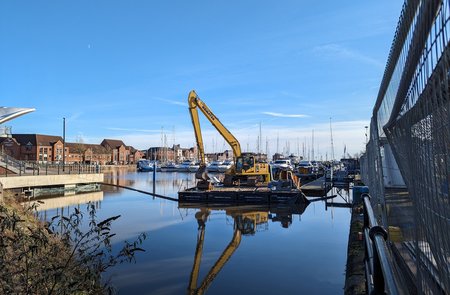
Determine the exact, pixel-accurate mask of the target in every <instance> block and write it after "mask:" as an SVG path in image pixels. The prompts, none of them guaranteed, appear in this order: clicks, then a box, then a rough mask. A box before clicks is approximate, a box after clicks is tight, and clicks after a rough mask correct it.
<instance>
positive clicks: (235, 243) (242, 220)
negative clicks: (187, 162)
mask: <svg viewBox="0 0 450 295" xmlns="http://www.w3.org/2000/svg"><path fill="white" fill-rule="evenodd" d="M209 213H210V210H209V209H208V208H201V209H200V211H198V212H197V213H196V214H195V218H196V219H197V223H198V235H197V247H196V249H195V257H194V265H193V267H192V271H191V276H190V279H189V287H188V294H190V295H201V294H204V293H205V292H206V290H207V289H208V287H209V285H210V284H211V283H212V281H213V280H214V278H215V277H216V276H217V274H218V273H219V272H220V270H221V269H222V268H223V267H224V265H225V264H226V263H227V261H228V260H229V259H230V257H231V256H232V255H233V253H234V252H235V251H236V249H237V248H238V247H239V245H240V243H241V238H242V235H254V234H255V232H256V228H257V226H258V225H260V224H266V225H267V222H268V219H269V218H268V216H269V214H268V212H267V211H252V212H241V211H240V210H230V211H229V210H226V214H227V215H230V216H232V217H233V219H234V225H233V226H234V232H233V238H232V239H231V242H230V243H229V244H228V246H227V247H226V248H225V250H223V252H222V255H220V257H219V259H218V260H217V261H216V263H215V264H214V265H213V267H212V268H211V269H210V271H209V272H208V274H207V275H206V277H205V278H204V279H203V281H202V283H201V284H200V286H197V281H198V276H199V272H200V263H201V259H202V252H203V243H204V239H205V225H206V221H207V219H208V216H209Z"/></svg>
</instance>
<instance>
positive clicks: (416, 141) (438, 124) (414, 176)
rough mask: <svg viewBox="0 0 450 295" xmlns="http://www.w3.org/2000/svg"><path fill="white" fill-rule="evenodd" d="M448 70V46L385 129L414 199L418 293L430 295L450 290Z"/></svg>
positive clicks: (449, 68) (449, 69)
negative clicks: (412, 102)
mask: <svg viewBox="0 0 450 295" xmlns="http://www.w3.org/2000/svg"><path fill="white" fill-rule="evenodd" d="M449 71H450V49H448V48H447V49H446V50H445V52H444V55H443V56H442V57H441V60H440V62H439V64H438V66H437V67H436V69H435V71H434V73H433V75H432V76H431V78H430V80H429V81H428V83H427V86H426V88H425V89H424V91H423V92H422V94H421V96H420V98H419V99H418V101H417V102H416V104H415V105H414V106H413V107H412V108H410V109H409V110H408V112H406V113H405V114H404V115H403V116H402V117H401V118H400V119H398V120H397V121H396V123H395V124H394V125H393V126H391V127H389V128H387V130H386V131H387V136H388V138H389V140H390V142H391V143H392V144H393V147H394V150H395V151H396V152H395V153H396V156H397V157H396V158H397V161H398V164H399V166H400V167H401V168H400V169H401V170H402V171H405V173H404V174H403V176H404V178H405V182H406V183H407V187H408V191H409V194H410V195H411V197H412V198H413V201H414V206H415V209H416V222H417V224H416V231H417V232H416V238H417V240H416V243H415V247H416V249H415V250H416V253H415V254H416V257H417V268H418V271H419V272H418V274H419V275H420V279H421V284H422V285H421V286H420V289H422V290H423V291H424V293H429V294H437V293H440V292H441V291H442V290H446V291H449V290H450V204H449V202H450V199H449V193H448V190H449V188H448V185H449V170H450V153H449V150H450V127H449V124H450V123H449V122H450V113H449V107H450V105H449V90H450V89H449V81H448V78H449V74H450V72H449Z"/></svg>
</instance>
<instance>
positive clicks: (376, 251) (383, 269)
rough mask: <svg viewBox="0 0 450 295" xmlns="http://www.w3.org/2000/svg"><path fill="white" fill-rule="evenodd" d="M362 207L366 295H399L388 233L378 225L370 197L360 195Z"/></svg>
mask: <svg viewBox="0 0 450 295" xmlns="http://www.w3.org/2000/svg"><path fill="white" fill-rule="evenodd" d="M361 197H362V198H363V205H364V241H365V249H366V250H365V258H364V263H365V270H366V282H367V293H368V294H392V295H397V294H399V288H398V285H397V283H396V281H395V277H394V272H393V266H392V264H391V261H392V259H391V256H390V252H389V250H388V248H387V247H388V246H387V243H386V239H387V237H388V233H387V231H386V229H385V228H384V227H382V226H381V225H379V224H378V221H377V219H376V218H375V215H374V213H373V209H372V205H371V204H370V195H369V194H367V193H364V194H362V195H361Z"/></svg>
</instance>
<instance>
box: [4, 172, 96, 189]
mask: <svg viewBox="0 0 450 295" xmlns="http://www.w3.org/2000/svg"><path fill="white" fill-rule="evenodd" d="M103 180H104V175H103V173H97V174H63V175H32V176H16V177H0V185H1V187H2V188H3V189H14V188H28V187H44V186H55V185H61V186H63V185H64V186H66V185H76V184H85V183H101V182H103Z"/></svg>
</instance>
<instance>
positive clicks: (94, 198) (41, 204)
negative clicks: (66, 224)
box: [27, 191, 103, 212]
mask: <svg viewBox="0 0 450 295" xmlns="http://www.w3.org/2000/svg"><path fill="white" fill-rule="evenodd" d="M102 200H103V191H99V192H91V193H83V194H74V195H70V196H56V197H52V198H38V199H33V200H32V201H29V202H27V204H28V205H29V206H35V207H36V211H38V212H40V211H47V210H51V209H64V208H67V209H68V207H70V206H74V205H80V204H87V203H89V202H91V203H95V204H96V203H100V202H101V201H102Z"/></svg>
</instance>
